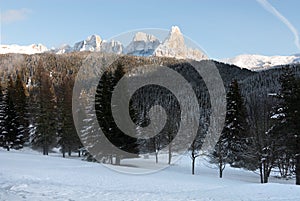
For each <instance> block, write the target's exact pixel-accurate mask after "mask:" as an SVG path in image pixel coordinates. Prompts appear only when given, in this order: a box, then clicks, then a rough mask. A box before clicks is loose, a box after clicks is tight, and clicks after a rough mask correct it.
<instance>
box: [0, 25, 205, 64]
mask: <svg viewBox="0 0 300 201" xmlns="http://www.w3.org/2000/svg"><path fill="white" fill-rule="evenodd" d="M82 51H91V52H107V53H116V54H127V55H135V56H158V57H171V58H177V59H194V60H198V61H200V60H202V59H207V57H206V55H205V54H204V53H203V52H201V51H200V50H198V49H192V48H188V47H187V46H186V44H185V41H184V37H183V35H182V33H181V31H180V29H179V28H178V27H177V26H173V27H172V28H171V30H170V32H169V35H168V36H167V37H166V38H165V39H164V40H163V42H161V41H160V40H159V39H158V38H157V37H155V36H154V35H150V34H147V33H143V32H137V33H136V34H135V35H134V37H133V38H132V41H131V42H130V43H129V44H128V45H127V46H126V47H124V45H123V44H122V43H121V42H119V41H114V40H112V41H106V40H102V38H101V37H100V36H98V35H95V34H94V35H91V36H89V37H88V38H87V39H85V40H82V41H79V42H76V43H75V44H74V45H73V47H71V46H70V45H63V46H61V47H59V48H55V49H51V50H48V49H47V48H46V47H44V46H42V45H39V46H32V47H31V46H18V47H15V46H10V45H7V46H1V47H0V53H1V54H5V53H22V54H35V53H42V52H52V53H56V54H64V53H69V52H82Z"/></svg>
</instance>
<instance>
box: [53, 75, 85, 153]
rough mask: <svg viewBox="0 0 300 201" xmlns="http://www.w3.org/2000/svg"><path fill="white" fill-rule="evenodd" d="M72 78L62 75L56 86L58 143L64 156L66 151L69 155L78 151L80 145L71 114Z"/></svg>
mask: <svg viewBox="0 0 300 201" xmlns="http://www.w3.org/2000/svg"><path fill="white" fill-rule="evenodd" d="M72 78H73V77H72V76H70V75H65V76H63V78H62V79H63V80H62V83H61V84H60V85H59V86H58V87H57V88H56V97H57V112H58V123H57V126H58V128H57V134H58V138H59V139H58V145H60V147H61V152H62V154H63V157H65V153H66V152H68V155H69V156H71V152H72V151H78V150H79V148H80V147H81V146H82V145H81V142H80V139H79V137H78V135H77V131H76V128H75V125H74V121H73V115H72V89H73V83H74V80H72ZM79 155H80V154H79Z"/></svg>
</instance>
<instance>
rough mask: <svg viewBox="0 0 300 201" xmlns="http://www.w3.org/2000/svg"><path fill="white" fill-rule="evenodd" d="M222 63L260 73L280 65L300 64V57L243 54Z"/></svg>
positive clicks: (223, 60)
mask: <svg viewBox="0 0 300 201" xmlns="http://www.w3.org/2000/svg"><path fill="white" fill-rule="evenodd" d="M221 62H224V63H228V64H234V65H236V66H239V67H241V68H247V69H249V70H254V71H259V70H266V69H269V68H271V67H274V66H279V65H286V64H296V63H300V55H291V56H263V55H255V54H243V55H238V56H236V57H233V58H227V59H222V60H221Z"/></svg>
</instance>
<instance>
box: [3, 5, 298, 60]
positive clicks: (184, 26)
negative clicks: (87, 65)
mask: <svg viewBox="0 0 300 201" xmlns="http://www.w3.org/2000/svg"><path fill="white" fill-rule="evenodd" d="M269 3H271V4H272V6H274V8H276V9H277V10H278V11H279V12H280V13H281V14H282V15H283V16H284V17H285V18H286V19H288V21H289V22H290V23H291V24H292V25H293V26H294V28H295V29H296V31H297V30H299V31H300V14H299V8H300V1H299V0H286V1H282V0H269ZM0 8H1V16H2V18H1V22H2V23H1V43H2V44H21V45H29V44H32V43H42V44H44V45H46V46H47V47H58V46H60V45H62V44H64V43H67V44H71V45H73V44H74V43H75V42H77V41H80V40H83V39H85V38H86V37H87V36H89V35H91V34H99V35H100V36H101V37H102V38H104V39H107V38H111V37H113V36H115V35H117V34H120V33H122V32H127V31H130V30H132V29H140V28H163V29H170V27H171V26H172V25H178V26H179V27H180V29H181V31H182V32H183V33H184V34H185V35H186V36H188V37H189V38H191V39H192V40H194V41H195V42H197V43H198V44H199V45H200V46H201V47H202V48H203V49H204V50H205V51H206V53H207V54H208V55H209V56H210V57H212V58H225V57H233V56H236V55H238V54H263V55H291V54H295V53H300V50H299V49H298V48H297V46H296V44H295V42H294V40H295V35H294V34H293V33H292V31H291V30H290V29H289V28H288V27H287V26H286V25H285V24H284V23H283V22H282V21H280V20H279V19H278V18H277V17H276V16H274V15H273V14H272V13H270V12H268V11H266V9H264V8H263V7H262V6H261V4H259V3H258V2H257V1H255V0H198V1H196V0H194V1H193V0H181V1H179V0H170V1H167V0H164V1H163V0H152V1H143V0H131V1H129V0H128V1H125V0H123V1H121V0H119V1H117V0H106V1H100V0H99V1H96V0H85V1H83V0H82V1H79V0H43V1H41V0H22V1H20V0H0Z"/></svg>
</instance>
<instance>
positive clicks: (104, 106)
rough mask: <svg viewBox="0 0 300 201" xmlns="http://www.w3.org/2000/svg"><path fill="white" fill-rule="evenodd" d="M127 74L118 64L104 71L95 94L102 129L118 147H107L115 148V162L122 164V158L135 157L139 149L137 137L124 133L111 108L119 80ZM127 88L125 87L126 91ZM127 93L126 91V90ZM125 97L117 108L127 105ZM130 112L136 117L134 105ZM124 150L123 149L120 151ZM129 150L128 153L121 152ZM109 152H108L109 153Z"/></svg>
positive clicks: (121, 98) (120, 100)
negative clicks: (113, 94)
mask: <svg viewBox="0 0 300 201" xmlns="http://www.w3.org/2000/svg"><path fill="white" fill-rule="evenodd" d="M124 75H125V72H124V68H123V65H121V64H117V67H116V69H115V70H114V71H113V72H112V71H110V72H104V73H103V75H102V78H101V80H100V83H99V85H98V87H97V92H96V96H95V101H96V105H95V109H96V114H97V119H98V122H99V125H100V127H101V129H102V131H103V132H104V133H105V136H106V138H107V139H108V140H109V141H110V142H111V143H112V144H113V145H114V146H115V147H116V148H117V149H109V148H108V149H107V150H115V152H114V153H111V155H113V156H114V157H115V159H116V160H115V163H116V164H117V165H118V164H120V160H121V159H122V158H127V157H133V155H135V154H137V153H138V149H137V139H136V138H133V137H131V136H128V135H126V134H124V133H123V132H122V131H121V130H120V129H119V128H118V127H117V125H116V123H115V121H114V118H113V116H112V108H111V98H112V93H113V90H114V88H115V86H116V85H117V83H118V82H119V80H120V79H121V78H122V77H123V76H124ZM126 90H127V89H124V91H126ZM125 93H126V92H125ZM123 98H125V97H120V99H119V102H118V103H117V105H114V106H113V107H115V109H116V110H118V109H119V108H120V107H127V106H125V105H124V101H123ZM129 113H130V115H131V117H133V119H134V117H135V110H134V109H133V107H132V106H130V107H129ZM118 149H119V150H122V151H123V152H122V151H118ZM124 152H128V155H124V154H121V153H124ZM107 154H108V153H107Z"/></svg>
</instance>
